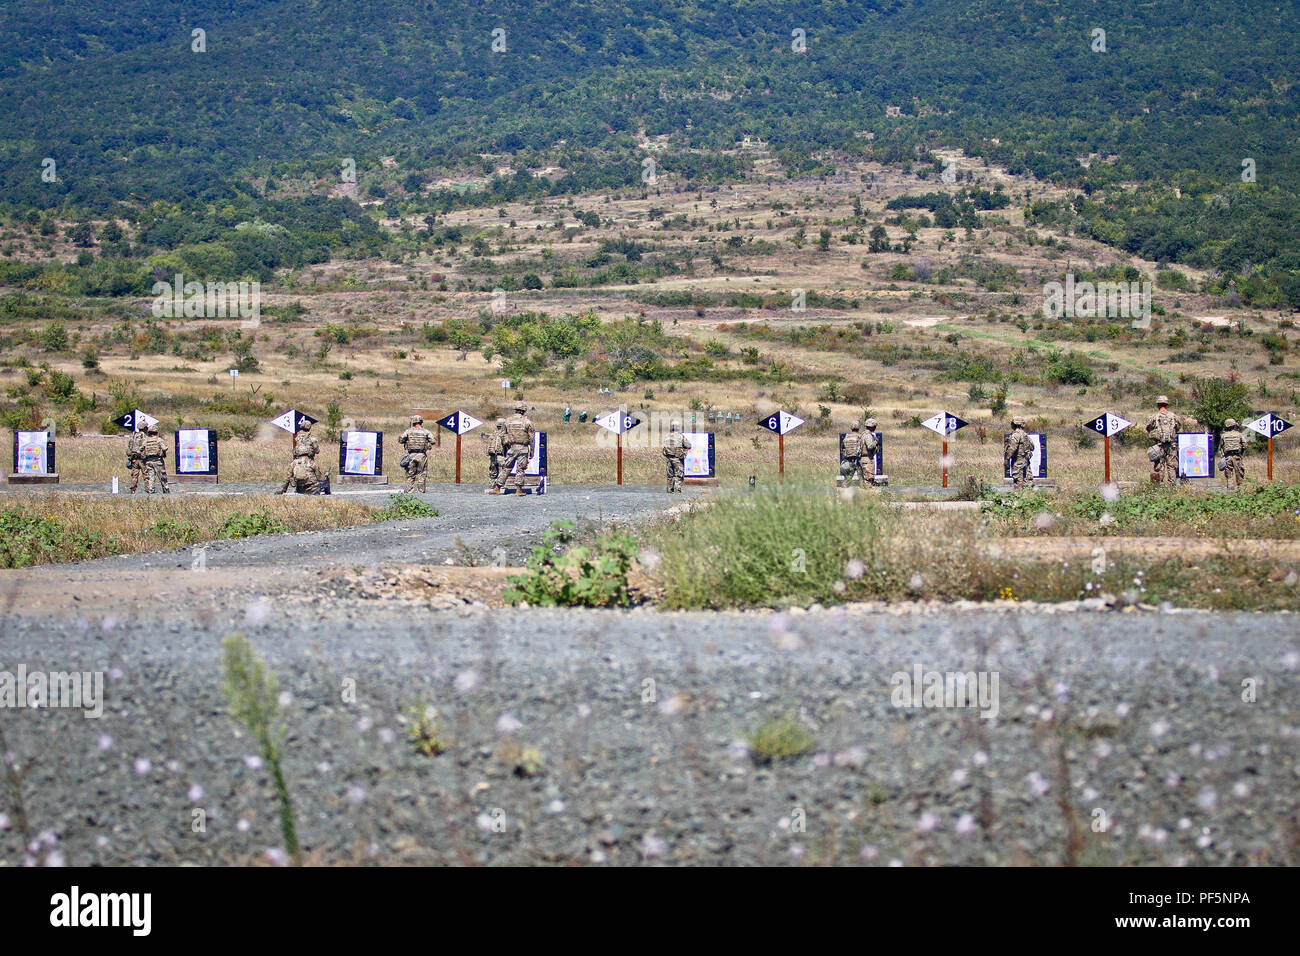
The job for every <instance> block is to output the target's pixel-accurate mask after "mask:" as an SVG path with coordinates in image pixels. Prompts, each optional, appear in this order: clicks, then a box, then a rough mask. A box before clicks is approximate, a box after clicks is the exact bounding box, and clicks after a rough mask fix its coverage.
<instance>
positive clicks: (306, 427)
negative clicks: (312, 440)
mask: <svg viewBox="0 0 1300 956" xmlns="http://www.w3.org/2000/svg"><path fill="white" fill-rule="evenodd" d="M298 430H299V431H304V432H309V431H311V422H303V423H302V424H301V425H299V426H298Z"/></svg>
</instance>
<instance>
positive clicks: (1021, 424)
mask: <svg viewBox="0 0 1300 956" xmlns="http://www.w3.org/2000/svg"><path fill="white" fill-rule="evenodd" d="M1033 454H1034V441H1033V439H1032V438H1030V437H1029V433H1028V432H1027V431H1025V420H1024V419H1023V418H1021V417H1020V416H1019V415H1017V416H1016V417H1015V418H1013V419H1011V434H1010V435H1008V436H1007V438H1006V441H1005V442H1003V444H1002V457H1003V459H1004V460H1005V461H1006V463H1007V465H1008V466H1009V467H1010V469H1011V484H1012V486H1013V487H1015V488H1023V487H1025V485H1027V484H1029V459H1030V458H1031V457H1032V456H1033Z"/></svg>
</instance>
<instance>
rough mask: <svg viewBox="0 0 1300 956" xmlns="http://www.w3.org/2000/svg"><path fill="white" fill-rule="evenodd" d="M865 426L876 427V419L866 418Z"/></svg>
mask: <svg viewBox="0 0 1300 956" xmlns="http://www.w3.org/2000/svg"><path fill="white" fill-rule="evenodd" d="M866 426H867V427H868V428H875V427H876V420H875V419H874V418H868V419H867V421H866Z"/></svg>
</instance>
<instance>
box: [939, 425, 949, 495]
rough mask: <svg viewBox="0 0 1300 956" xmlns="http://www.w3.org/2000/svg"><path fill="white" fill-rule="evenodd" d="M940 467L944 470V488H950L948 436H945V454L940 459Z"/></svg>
mask: <svg viewBox="0 0 1300 956" xmlns="http://www.w3.org/2000/svg"><path fill="white" fill-rule="evenodd" d="M939 467H940V468H942V469H943V486H944V487H945V488H947V487H948V436H947V435H944V436H943V453H942V456H941V457H940V458H939Z"/></svg>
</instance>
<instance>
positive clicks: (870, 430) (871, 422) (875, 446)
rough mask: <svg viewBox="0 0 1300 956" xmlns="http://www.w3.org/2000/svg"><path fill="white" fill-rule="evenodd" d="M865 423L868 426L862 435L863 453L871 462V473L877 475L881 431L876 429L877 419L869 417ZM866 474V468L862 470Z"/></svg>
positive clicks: (873, 475)
mask: <svg viewBox="0 0 1300 956" xmlns="http://www.w3.org/2000/svg"><path fill="white" fill-rule="evenodd" d="M863 424H864V425H865V426H866V427H867V430H866V432H865V433H864V434H863V436H862V454H863V457H864V458H866V459H867V460H868V461H870V462H871V475H872V477H875V475H876V452H877V451H879V450H880V432H878V431H876V420H875V419H874V418H868V419H867V420H866V421H865V422H863ZM862 473H863V474H864V475H865V474H866V471H865V469H864V470H863V472H862Z"/></svg>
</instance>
